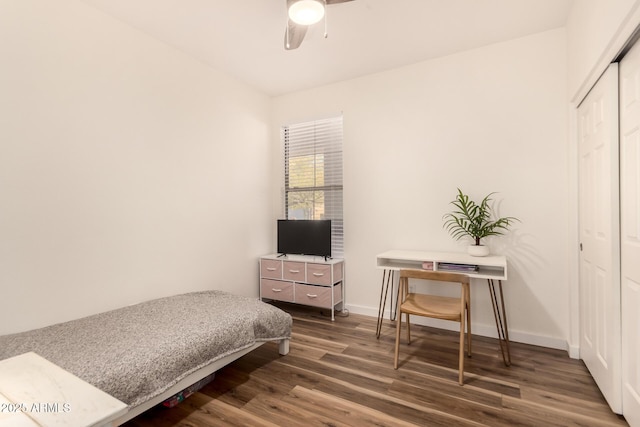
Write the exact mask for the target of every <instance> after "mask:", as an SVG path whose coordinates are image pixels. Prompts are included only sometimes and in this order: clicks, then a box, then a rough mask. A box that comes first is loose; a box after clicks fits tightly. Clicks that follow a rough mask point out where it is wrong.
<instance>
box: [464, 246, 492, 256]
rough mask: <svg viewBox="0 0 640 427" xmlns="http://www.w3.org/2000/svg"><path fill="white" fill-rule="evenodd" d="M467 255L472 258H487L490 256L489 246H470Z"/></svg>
mask: <svg viewBox="0 0 640 427" xmlns="http://www.w3.org/2000/svg"><path fill="white" fill-rule="evenodd" d="M467 253H468V254H469V255H471V256H487V255H489V246H484V245H469V246H467Z"/></svg>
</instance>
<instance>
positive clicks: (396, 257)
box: [376, 250, 511, 366]
mask: <svg viewBox="0 0 640 427" xmlns="http://www.w3.org/2000/svg"><path fill="white" fill-rule="evenodd" d="M425 262H427V263H430V266H431V268H430V269H432V270H433V271H449V272H451V271H453V270H450V269H447V268H446V265H445V264H447V263H449V264H462V265H467V266H475V267H477V271H454V272H456V273H461V274H466V275H468V276H469V277H471V278H477V279H486V280H487V283H488V285H489V293H490V294H491V304H492V305H493V315H494V318H495V320H496V329H497V331H498V341H499V343H500V350H501V352H502V359H503V360H504V363H505V365H507V366H509V365H510V364H511V352H510V349H509V329H508V327H507V313H506V310H505V305H504V298H503V294H502V281H503V280H507V258H506V257H505V256H502V255H492V256H485V257H475V256H471V255H468V254H465V253H459V252H428V251H404V250H391V251H387V252H383V253H381V254H379V255H378V256H377V257H376V267H378V268H380V269H382V270H383V273H382V287H381V289H380V305H379V307H378V326H377V330H376V336H377V337H378V338H379V337H380V331H381V329H382V319H383V317H384V309H385V306H386V302H387V296H388V294H389V286H391V305H390V306H389V313H390V317H391V319H392V320H394V319H395V314H393V311H392V309H393V308H394V307H393V282H394V275H395V272H396V271H399V270H401V269H422V268H423V263H425ZM496 281H497V282H498V290H499V293H498V292H497V291H496V286H495V284H496ZM498 297H499V300H500V301H498Z"/></svg>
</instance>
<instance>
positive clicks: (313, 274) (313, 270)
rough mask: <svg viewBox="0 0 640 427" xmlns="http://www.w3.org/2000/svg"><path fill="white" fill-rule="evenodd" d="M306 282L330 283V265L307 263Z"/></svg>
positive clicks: (316, 283)
mask: <svg viewBox="0 0 640 427" xmlns="http://www.w3.org/2000/svg"><path fill="white" fill-rule="evenodd" d="M307 283H312V284H314V285H326V286H329V285H331V265H329V264H307Z"/></svg>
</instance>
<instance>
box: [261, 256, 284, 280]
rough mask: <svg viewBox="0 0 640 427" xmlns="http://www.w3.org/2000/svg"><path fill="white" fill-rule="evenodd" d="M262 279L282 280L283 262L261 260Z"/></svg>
mask: <svg viewBox="0 0 640 427" xmlns="http://www.w3.org/2000/svg"><path fill="white" fill-rule="evenodd" d="M260 277H266V278H268V279H282V261H280V260H277V259H263V260H261V261H260Z"/></svg>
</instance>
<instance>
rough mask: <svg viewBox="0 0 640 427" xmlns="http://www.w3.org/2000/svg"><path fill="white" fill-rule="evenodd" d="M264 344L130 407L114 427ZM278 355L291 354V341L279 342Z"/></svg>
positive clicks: (218, 362) (116, 421) (223, 360)
mask: <svg viewBox="0 0 640 427" xmlns="http://www.w3.org/2000/svg"><path fill="white" fill-rule="evenodd" d="M264 343H265V342H257V343H255V344H253V345H252V346H251V347H248V348H245V349H243V350H240V351H238V352H236V353H233V354H230V355H228V356H225V357H223V358H222V359H218V360H216V361H214V362H213V363H211V364H210V365H207V366H205V367H203V368H200V369H199V370H197V371H195V372H192V373H191V374H190V375H188V376H186V377H184V378H183V379H182V380H181V381H178V382H177V383H176V384H174V385H173V387H171V388H169V389H167V390H166V391H165V392H164V393H161V394H159V395H158V396H156V397H154V398H152V399H150V400H147V401H146V402H144V403H142V404H140V405H138V406H133V407H130V408H129V410H128V411H127V413H126V414H124V415H123V416H121V417H120V418H118V419H116V420H115V421H113V425H114V426H119V425H121V424H124V423H126V422H127V421H129V420H131V419H133V418H135V417H137V416H138V415H140V414H142V413H143V412H145V411H147V410H149V409H151V408H153V407H154V406H156V405H159V404H160V403H162V402H164V401H165V400H167V399H168V398H170V397H171V396H173V395H175V394H177V393H179V392H181V391H182V390H184V389H185V388H187V387H189V386H190V385H192V384H195V383H197V382H198V381H200V380H201V379H203V378H205V377H207V376H209V375H211V374H213V373H214V372H216V371H218V370H220V369H222V368H224V367H225V366H227V365H228V364H230V363H231V362H234V361H235V360H238V359H239V358H241V357H242V356H244V355H246V354H248V353H251V352H252V351H253V350H255V349H256V348H258V347H260V346H261V345H263V344H264ZM278 353H279V354H281V355H283V356H284V355H286V354H288V353H289V339H283V340H280V341H278Z"/></svg>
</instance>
